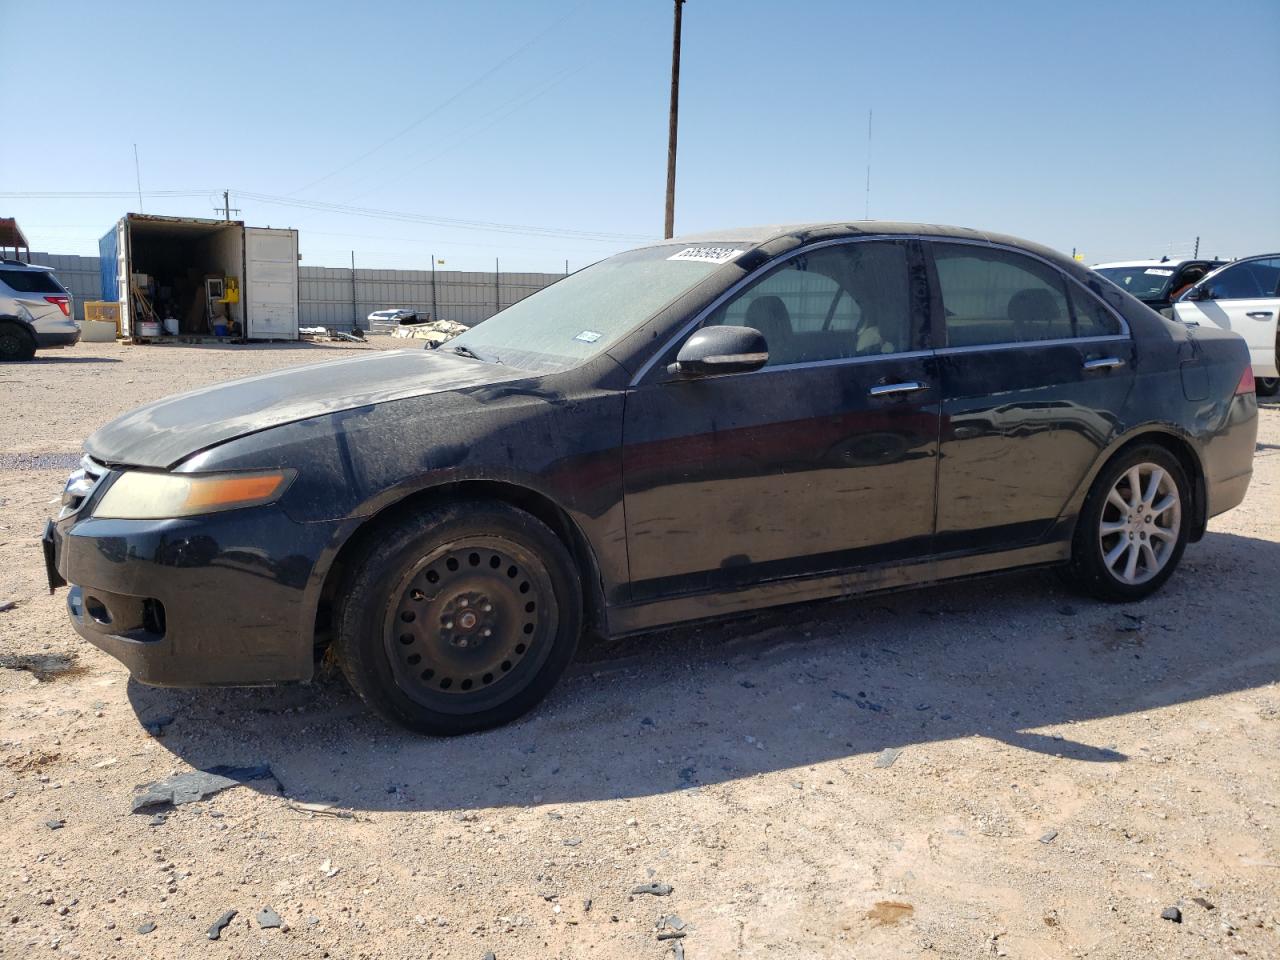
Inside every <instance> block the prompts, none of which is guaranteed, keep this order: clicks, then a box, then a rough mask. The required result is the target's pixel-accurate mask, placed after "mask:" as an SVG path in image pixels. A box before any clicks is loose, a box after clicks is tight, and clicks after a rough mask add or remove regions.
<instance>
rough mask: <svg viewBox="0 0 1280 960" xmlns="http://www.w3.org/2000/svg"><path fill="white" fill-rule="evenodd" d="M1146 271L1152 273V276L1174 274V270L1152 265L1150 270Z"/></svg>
mask: <svg viewBox="0 0 1280 960" xmlns="http://www.w3.org/2000/svg"><path fill="white" fill-rule="evenodd" d="M1144 272H1145V273H1149V274H1151V276H1153V277H1172V276H1173V271H1172V270H1161V269H1160V268H1159V267H1152V268H1151V269H1150V270H1146V271H1144Z"/></svg>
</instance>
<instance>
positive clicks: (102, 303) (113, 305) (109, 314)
mask: <svg viewBox="0 0 1280 960" xmlns="http://www.w3.org/2000/svg"><path fill="white" fill-rule="evenodd" d="M84 318H85V319H86V320H92V321H97V322H101V323H111V324H115V328H116V335H117V336H118V335H119V333H120V304H119V303H117V302H116V301H115V300H86V301H85V302H84Z"/></svg>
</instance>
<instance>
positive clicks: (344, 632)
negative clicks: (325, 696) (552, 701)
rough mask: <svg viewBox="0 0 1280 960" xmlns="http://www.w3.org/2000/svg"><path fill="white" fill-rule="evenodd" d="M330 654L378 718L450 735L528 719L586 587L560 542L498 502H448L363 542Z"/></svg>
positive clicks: (566, 650)
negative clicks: (331, 653) (335, 655)
mask: <svg viewBox="0 0 1280 960" xmlns="http://www.w3.org/2000/svg"><path fill="white" fill-rule="evenodd" d="M349 568H350V569H351V570H352V571H353V572H352V575H351V577H350V579H349V580H348V582H347V584H346V589H345V592H344V593H343V595H342V597H341V599H340V601H339V604H338V609H337V618H336V626H337V630H336V632H335V640H334V646H335V652H336V654H337V659H338V663H339V664H340V665H341V667H342V671H343V673H344V674H345V675H346V677H347V680H348V682H349V683H350V684H351V686H352V688H353V689H354V690H355V691H356V693H357V694H359V695H360V697H361V699H363V700H364V701H365V703H367V704H369V706H371V707H372V708H373V709H374V710H376V711H377V712H378V713H379V714H381V715H382V716H384V717H386V718H387V719H389V720H392V721H394V722H396V723H399V724H401V725H403V726H405V727H408V728H409V729H411V730H415V731H417V732H419V733H426V734H432V735H436V736H453V735H456V734H462V733H471V732H473V731H477V730H484V729H487V728H489V727H496V726H500V725H501V724H504V723H508V722H510V721H511V720H514V719H515V718H516V717H519V716H520V715H522V714H524V713H526V712H527V711H528V710H530V709H532V708H533V706H534V705H535V704H537V703H538V701H540V700H541V699H542V698H543V697H544V696H546V694H547V693H548V692H549V691H550V690H551V688H552V687H553V686H554V685H555V683H556V681H557V680H558V679H559V678H560V675H561V674H562V673H563V672H564V670H565V668H566V667H567V666H568V665H569V663H570V661H571V660H572V659H573V654H574V651H575V650H576V649H577V645H578V639H579V636H580V634H581V632H582V619H583V616H582V606H583V604H582V587H581V584H580V582H579V579H578V575H577V571H576V569H575V567H574V564H573V560H572V558H571V557H570V555H569V552H568V550H567V549H566V548H565V546H564V544H563V543H561V542H560V540H559V538H558V537H556V535H555V534H554V533H552V532H551V530H550V529H548V528H547V526H546V525H545V524H543V523H542V522H541V521H539V520H537V519H535V518H534V517H532V516H530V515H529V514H527V513H525V512H523V511H521V510H517V509H516V508H514V507H511V506H509V505H507V504H504V503H499V502H485V503H481V502H459V503H448V504H441V505H438V506H434V507H430V508H427V509H424V510H422V511H420V512H417V513H414V514H412V515H409V516H406V517H403V518H402V519H400V520H399V521H398V522H397V523H396V524H395V525H389V526H384V527H382V528H379V529H377V530H376V531H374V532H373V533H372V535H370V536H367V537H365V539H364V542H363V544H362V545H361V547H360V548H359V549H358V550H357V553H356V555H355V556H354V557H353V558H352V560H351V563H350V567H349Z"/></svg>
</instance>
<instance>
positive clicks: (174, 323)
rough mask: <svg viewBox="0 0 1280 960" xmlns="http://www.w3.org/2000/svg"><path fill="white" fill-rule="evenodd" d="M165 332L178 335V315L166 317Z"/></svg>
mask: <svg viewBox="0 0 1280 960" xmlns="http://www.w3.org/2000/svg"><path fill="white" fill-rule="evenodd" d="M164 332H165V333H167V334H168V335H169V336H171V337H176V336H177V335H178V318H177V317H165V318H164Z"/></svg>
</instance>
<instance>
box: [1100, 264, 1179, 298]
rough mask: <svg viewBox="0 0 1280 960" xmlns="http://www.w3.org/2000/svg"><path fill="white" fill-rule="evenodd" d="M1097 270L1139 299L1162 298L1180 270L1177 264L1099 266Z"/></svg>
mask: <svg viewBox="0 0 1280 960" xmlns="http://www.w3.org/2000/svg"><path fill="white" fill-rule="evenodd" d="M1095 272H1096V273H1100V274H1101V275H1102V276H1104V277H1106V278H1107V279H1108V280H1110V281H1111V282H1112V283H1114V284H1115V285H1116V286H1117V287H1119V288H1120V289H1121V290H1123V291H1124V292H1125V293H1129V294H1132V295H1133V296H1135V297H1137V298H1138V299H1139V300H1161V299H1163V298H1164V295H1165V292H1166V291H1168V289H1169V285H1170V284H1171V283H1173V277H1174V274H1176V273H1177V272H1178V270H1177V265H1176V264H1169V265H1167V266H1166V265H1163V264H1160V265H1156V266H1142V267H1098V268H1097V269H1096V271H1095Z"/></svg>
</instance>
